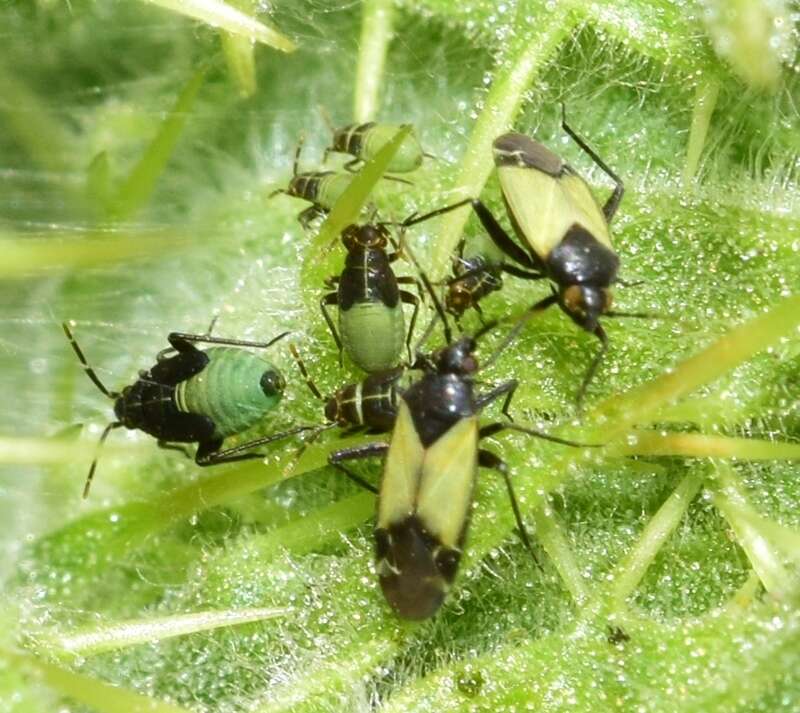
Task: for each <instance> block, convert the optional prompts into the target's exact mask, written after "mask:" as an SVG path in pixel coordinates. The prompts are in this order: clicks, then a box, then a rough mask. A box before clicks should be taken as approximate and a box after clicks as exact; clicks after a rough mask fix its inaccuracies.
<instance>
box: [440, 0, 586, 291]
mask: <svg viewBox="0 0 800 713" xmlns="http://www.w3.org/2000/svg"><path fill="white" fill-rule="evenodd" d="M573 27H574V20H573V19H572V16H571V15H570V14H569V13H568V12H567V10H566V9H565V8H564V6H563V4H559V5H558V9H556V10H555V11H553V12H552V13H549V14H545V15H544V16H543V17H541V18H539V20H538V21H537V23H536V25H535V29H534V30H533V31H532V32H531V34H530V35H529V36H526V38H525V40H524V41H521V42H520V43H519V47H520V49H519V51H518V54H517V55H516V56H514V57H512V58H511V59H504V60H503V62H502V63H501V64H500V66H498V68H497V69H496V70H495V76H494V80H493V81H492V86H491V89H490V90H489V93H488V94H487V96H486V100H485V102H484V106H483V110H482V111H481V113H480V116H479V117H478V120H477V121H476V122H475V126H474V128H473V129H472V134H471V136H470V139H469V144H468V145H467V149H466V151H465V152H464V157H463V158H462V160H461V167H460V168H459V171H458V175H457V177H456V179H455V181H454V183H453V188H452V191H451V193H450V194H449V196H450V197H449V199H448V201H449V202H456V201H457V200H459V199H460V198H477V197H478V196H479V195H480V193H481V191H482V190H483V186H484V184H485V183H486V180H487V179H488V178H489V174H490V173H491V171H492V167H493V166H494V163H493V159H492V142H493V141H494V140H495V139H496V138H497V136H499V135H500V134H502V133H503V132H504V131H507V130H508V129H509V127H510V126H511V124H512V123H513V121H514V117H515V116H516V115H517V112H518V111H519V108H520V106H521V105H522V100H523V98H524V96H525V92H526V91H527V90H528V87H530V85H531V83H532V82H533V81H534V79H535V78H536V77H537V75H538V74H539V73H540V72H541V71H542V69H543V68H544V67H545V65H546V64H547V62H548V61H549V60H550V59H551V58H552V56H553V55H554V53H555V51H556V49H557V48H558V47H559V45H560V44H561V43H562V42H563V41H564V39H565V38H566V37H567V35H569V33H570V32H571V31H572V29H573ZM469 214H470V208H469V206H465V207H464V208H461V209H459V210H454V211H452V212H451V213H448V214H446V215H445V216H443V217H442V219H441V223H440V228H439V232H438V238H437V240H436V244H435V246H434V251H433V256H432V261H431V267H430V274H431V278H432V279H433V280H440V279H442V277H443V276H444V274H445V272H446V270H447V267H448V266H449V264H450V258H451V256H452V254H453V252H454V250H455V248H456V245H457V244H458V241H459V239H460V237H461V233H462V232H463V230H464V225H465V224H466V222H467V219H468V218H469Z"/></svg>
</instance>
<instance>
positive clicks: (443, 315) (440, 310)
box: [403, 221, 453, 344]
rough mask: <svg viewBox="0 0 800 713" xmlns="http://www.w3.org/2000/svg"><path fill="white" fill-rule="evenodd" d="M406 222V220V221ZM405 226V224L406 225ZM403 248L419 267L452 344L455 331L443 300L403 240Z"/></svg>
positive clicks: (445, 334)
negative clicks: (451, 326) (437, 294)
mask: <svg viewBox="0 0 800 713" xmlns="http://www.w3.org/2000/svg"><path fill="white" fill-rule="evenodd" d="M404 222H405V221H404ZM404 227H405V226H404ZM403 250H404V252H405V254H407V255H408V258H409V260H411V262H412V263H413V265H414V267H416V268H417V272H418V273H419V278H420V280H422V284H423V285H425V289H426V290H427V292H428V294H429V295H430V296H431V300H432V301H433V306H434V309H435V310H436V314H437V315H438V316H439V319H441V320H442V326H443V328H444V338H445V341H446V342H447V343H448V344H450V342H452V341H453V331H452V329H451V328H450V323H449V322H448V321H447V313H446V312H445V311H444V307H443V306H442V303H441V301H440V300H439V298H438V297H437V296H436V290H434V289H433V285H432V284H431V281H430V279H429V278H428V275H427V274H426V273H425V271H424V270H423V269H422V266H421V265H420V264H419V261H418V260H417V258H416V256H415V255H414V253H413V252H412V250H411V248H410V247H409V246H408V243H407V242H405V241H403ZM426 331H427V330H426Z"/></svg>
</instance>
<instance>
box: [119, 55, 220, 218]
mask: <svg viewBox="0 0 800 713" xmlns="http://www.w3.org/2000/svg"><path fill="white" fill-rule="evenodd" d="M206 71H207V70H206V69H205V68H201V69H199V70H198V71H197V72H195V73H194V74H193V75H192V78H191V79H190V80H189V82H188V84H187V85H186V87H184V89H183V91H182V92H181V93H180V96H179V97H178V99H177V101H176V102H175V105H174V106H173V107H172V109H170V111H169V113H168V114H167V116H166V118H165V119H164V121H163V123H162V124H161V127H160V128H159V130H158V133H157V134H156V135H155V137H154V138H153V140H152V141H151V142H150V145H149V146H148V147H147V150H146V151H145V152H144V154H143V156H142V158H141V159H139V162H138V163H137V164H136V166H134V168H133V170H132V171H131V173H130V175H129V176H128V177H127V178H126V179H125V180H124V181H122V184H121V185H120V187H119V190H118V191H117V195H116V197H115V198H114V199H112V201H111V205H110V207H109V214H110V215H111V216H112V217H113V218H115V219H116V220H126V219H127V218H130V217H131V216H132V215H133V214H134V213H136V211H138V210H139V209H141V208H142V207H143V206H144V204H145V203H146V202H147V200H148V199H149V198H150V196H151V195H152V193H153V191H154V190H155V187H156V182H157V181H158V178H159V176H161V174H162V173H163V171H164V168H165V166H166V165H167V161H169V157H170V156H171V155H172V152H173V151H174V150H175V146H176V144H177V143H178V139H179V138H180V135H181V132H182V131H183V127H184V126H185V125H186V121H187V120H188V118H189V115H190V113H191V110H192V106H193V105H194V102H195V99H196V98H197V94H198V92H199V91H200V88H201V87H202V86H203V82H204V81H205V78H206Z"/></svg>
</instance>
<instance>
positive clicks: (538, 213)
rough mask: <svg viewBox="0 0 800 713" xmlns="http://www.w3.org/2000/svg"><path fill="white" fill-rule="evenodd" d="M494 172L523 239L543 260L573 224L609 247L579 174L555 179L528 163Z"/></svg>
mask: <svg viewBox="0 0 800 713" xmlns="http://www.w3.org/2000/svg"><path fill="white" fill-rule="evenodd" d="M497 175H498V177H499V179H500V186H501V187H502V190H503V195H504V196H505V199H506V201H507V203H508V206H509V208H510V210H511V211H512V213H513V214H514V219H515V220H516V221H517V224H518V225H519V227H520V229H521V230H522V233H523V234H524V236H525V238H526V242H527V243H528V245H529V246H530V247H531V248H532V249H533V251H534V252H535V253H536V254H537V255H538V256H539V257H540V258H542V259H543V260H546V259H547V256H548V255H549V254H550V252H551V250H552V249H553V248H554V247H555V246H556V245H558V244H559V243H560V242H561V240H562V239H563V238H564V235H565V234H566V232H567V230H569V228H570V227H571V226H572V225H573V224H574V223H578V224H579V225H582V226H583V227H584V228H586V229H587V230H588V231H589V232H590V233H591V234H592V235H594V237H595V238H597V240H598V242H600V243H602V244H603V245H606V246H607V247H609V248H610V247H611V238H610V236H609V232H608V225H607V223H606V220H605V217H604V216H603V211H602V210H601V209H600V206H599V205H598V204H597V201H596V200H595V198H594V196H593V195H592V192H591V190H590V189H589V186H588V185H587V184H586V182H585V181H584V180H583V179H582V178H581V177H580V176H577V175H570V174H565V175H564V176H562V177H560V178H554V177H553V176H550V175H548V174H547V173H544V172H542V171H538V170H536V169H535V168H531V167H529V166H500V167H499V168H498V169H497Z"/></svg>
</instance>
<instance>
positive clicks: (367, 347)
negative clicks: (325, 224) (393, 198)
mask: <svg viewBox="0 0 800 713" xmlns="http://www.w3.org/2000/svg"><path fill="white" fill-rule="evenodd" d="M390 239H391V237H390V235H389V231H388V230H387V228H386V225H385V224H383V223H377V224H365V225H349V226H348V227H347V228H345V229H344V230H343V231H342V243H343V244H344V246H345V248H346V249H347V258H346V261H345V267H344V270H343V271H342V273H341V274H340V275H337V276H335V277H331V278H329V279H328V281H327V282H326V286H328V287H335V288H336V291H335V292H329V293H328V294H326V295H324V296H323V297H322V299H321V300H320V308H321V309H322V315H323V317H324V318H325V322H326V324H327V325H328V329H329V330H330V332H331V335H332V336H333V339H334V341H335V342H336V346H337V347H338V349H339V357H340V359H341V354H342V351H343V350H344V351H345V352H346V353H347V355H348V356H349V357H350V359H352V360H353V362H354V363H355V364H356V365H357V366H358V367H360V368H361V369H363V370H364V371H366V372H374V371H384V370H385V369H390V368H392V367H394V366H396V365H397V364H398V362H399V361H400V357H401V354H402V351H403V346H404V345H407V346H408V348H409V350H410V346H409V345H410V340H411V335H412V334H413V331H414V324H415V323H416V320H417V312H418V310H419V298H418V297H417V296H416V295H414V294H412V293H411V292H408V291H407V290H404V289H401V288H400V285H404V284H412V285H416V284H417V281H416V280H415V279H414V278H413V277H397V276H396V275H395V274H394V272H393V270H392V266H391V264H392V263H393V262H394V261H395V260H397V258H398V257H399V256H400V253H399V252H398V251H395V252H392V253H387V251H386V248H387V246H388V244H389V241H390ZM403 304H410V305H413V306H414V311H413V312H412V315H411V322H410V323H409V326H408V331H406V328H405V317H404V315H403V307H402V305H403ZM331 306H336V307H337V310H338V317H339V319H338V321H339V329H338V330H337V329H336V326H335V325H334V323H333V319H332V318H331V316H330V314H329V312H328V307H331Z"/></svg>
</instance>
